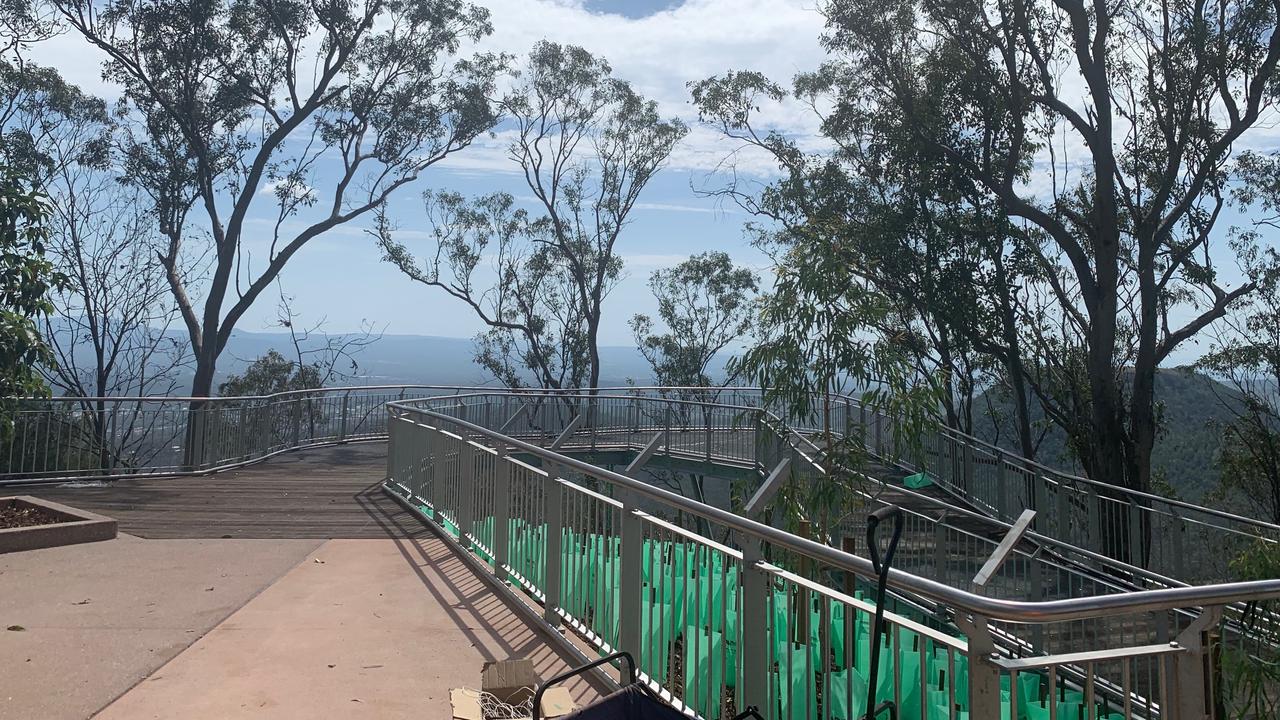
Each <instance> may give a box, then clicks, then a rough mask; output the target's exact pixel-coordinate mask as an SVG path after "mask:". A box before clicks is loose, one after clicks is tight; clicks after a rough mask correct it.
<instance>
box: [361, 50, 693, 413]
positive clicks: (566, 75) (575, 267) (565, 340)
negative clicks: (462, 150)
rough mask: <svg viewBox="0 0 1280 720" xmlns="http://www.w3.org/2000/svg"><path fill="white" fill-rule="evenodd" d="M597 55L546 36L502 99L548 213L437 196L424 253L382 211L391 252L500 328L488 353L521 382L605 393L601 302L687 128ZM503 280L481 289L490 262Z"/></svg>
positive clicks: (509, 201) (520, 160)
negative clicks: (645, 199)
mask: <svg viewBox="0 0 1280 720" xmlns="http://www.w3.org/2000/svg"><path fill="white" fill-rule="evenodd" d="M612 73H613V70H612V68H610V67H609V63H608V62H606V61H605V60H604V59H602V58H598V57H595V56H593V55H591V54H590V53H588V52H587V51H586V50H584V49H582V48H580V47H576V46H572V45H559V44H556V43H551V42H546V41H542V42H539V43H538V44H536V45H535V46H534V48H533V50H532V51H531V52H530V53H529V58H528V62H527V63H526V65H525V66H524V67H523V68H522V70H521V71H520V72H519V73H517V80H516V83H515V86H514V88H513V89H512V91H511V93H510V94H509V95H508V96H507V97H505V98H504V99H503V101H502V103H501V106H502V110H503V111H504V112H505V113H506V114H507V116H508V117H509V118H510V120H511V122H512V123H513V124H514V125H515V138H514V140H513V141H512V143H511V145H510V147H509V148H508V152H509V155H510V156H511V158H512V159H513V160H514V161H515V163H516V165H517V166H518V167H519V168H520V170H521V172H522V173H523V175H524V178H525V181H526V183H527V184H528V186H529V191H530V192H531V193H532V194H533V197H534V199H535V205H536V206H538V211H537V214H532V213H529V212H528V211H526V210H524V209H517V208H515V207H514V200H513V198H512V197H511V196H510V195H509V194H506V193H494V194H491V195H486V196H484V197H481V198H478V199H476V200H474V201H472V202H467V201H465V200H464V199H463V198H462V197H461V196H460V195H457V194H453V193H440V194H428V195H427V196H426V201H427V203H426V205H427V208H426V209H427V215H428V218H429V219H430V221H431V223H432V226H433V229H434V239H435V246H434V248H431V249H430V250H429V251H428V253H427V254H426V256H425V258H424V259H423V260H418V259H416V258H414V256H413V255H412V254H411V253H410V252H409V250H408V249H407V248H405V247H404V246H403V245H401V244H400V243H398V242H397V241H396V240H395V238H394V232H395V229H396V228H395V227H394V226H393V225H392V224H391V222H390V221H389V220H388V219H387V216H386V215H385V214H382V215H380V216H379V222H378V227H377V237H378V240H379V243H380V245H381V247H382V250H383V253H384V259H385V260H387V261H388V262H391V263H393V264H394V265H396V266H397V267H398V268H400V270H401V271H403V272H404V273H405V274H406V275H408V276H409V277H410V278H412V279H414V280H416V281H418V282H421V283H423V284H426V285H429V286H432V287H437V288H440V289H442V290H443V291H445V292H447V293H448V294H450V295H452V296H453V297H455V298H457V299H458V300H460V301H461V302H463V303H464V304H466V305H467V306H468V307H469V308H470V310H471V311H472V312H474V313H475V314H476V315H477V317H478V318H479V319H480V320H481V321H482V322H483V323H484V324H485V325H486V326H487V327H488V330H487V331H486V332H484V333H482V334H481V335H480V336H479V337H478V338H477V343H476V345H477V347H476V361H477V362H478V363H479V364H480V365H481V366H482V367H483V368H485V369H486V370H487V371H488V372H489V373H490V374H491V375H493V376H494V377H495V378H496V379H498V380H499V381H501V382H502V383H504V384H506V385H508V386H512V387H516V386H520V385H525V384H527V383H530V382H533V383H536V384H538V385H541V386H542V387H596V386H597V385H598V384H599V379H600V352H599V331H600V323H601V313H602V307H603V303H604V300H605V298H606V297H608V295H609V292H610V291H611V290H612V289H613V288H614V286H615V285H616V284H617V282H618V279H619V278H620V276H621V272H622V258H621V257H620V256H619V255H618V253H617V249H616V247H617V243H618V240H619V238H620V237H621V234H622V231H623V229H624V228H625V226H626V225H627V219H628V217H629V216H630V213H631V211H632V209H634V207H635V204H636V201H637V200H638V199H639V196H640V193H641V192H642V191H643V190H644V187H645V186H646V185H647V184H648V182H649V181H650V180H651V179H652V178H653V176H654V174H655V173H657V172H658V170H659V169H661V167H662V165H663V163H665V162H666V159H667V157H668V156H669V155H670V154H671V151H672V149H673V148H674V147H675V145H676V143H677V142H679V141H680V139H681V138H683V137H684V135H685V132H686V131H687V129H686V128H685V126H684V124H683V123H682V122H680V121H679V120H678V119H663V118H662V117H661V116H660V115H659V113H658V107H657V103H655V102H654V101H652V100H646V99H645V98H643V97H641V96H640V95H639V94H637V93H636V92H635V91H634V90H633V89H632V88H631V86H630V85H629V84H627V83H626V82H624V81H622V80H619V79H617V78H615V77H613V75H612ZM485 256H489V257H492V258H493V259H494V260H493V271H494V276H495V281H494V283H493V284H492V286H489V287H478V286H477V283H476V280H475V272H476V270H477V267H478V266H479V263H480V260H481V258H482V257H485Z"/></svg>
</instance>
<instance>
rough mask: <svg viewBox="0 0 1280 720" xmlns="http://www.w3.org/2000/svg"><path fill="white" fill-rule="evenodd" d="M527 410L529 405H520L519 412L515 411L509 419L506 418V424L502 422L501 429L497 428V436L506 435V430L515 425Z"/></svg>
mask: <svg viewBox="0 0 1280 720" xmlns="http://www.w3.org/2000/svg"><path fill="white" fill-rule="evenodd" d="M528 410H529V403H527V402H526V403H523V404H522V405H520V409H519V410H516V411H515V412H514V413H512V415H511V417H509V418H507V421H506V422H504V423H502V427H500V428H498V434H499V435H506V434H507V430H508V429H509V428H510V427H511V426H512V425H513V424H515V421H517V420H519V419H520V418H522V417H524V414H525V412H527V411H528Z"/></svg>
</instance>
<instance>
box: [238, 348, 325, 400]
mask: <svg viewBox="0 0 1280 720" xmlns="http://www.w3.org/2000/svg"><path fill="white" fill-rule="evenodd" d="M320 377H321V374H320V369H319V368H317V367H316V366H314V365H302V366H299V365H298V363H296V362H294V361H292V360H289V359H287V358H285V356H284V355H281V354H280V353H279V352H277V351H275V350H268V351H267V354H266V355H263V356H262V357H260V358H258V359H257V360H254V361H253V362H252V363H251V364H250V365H249V367H247V368H245V371H244V372H243V373H241V374H240V375H232V376H231V377H229V378H227V379H226V381H225V382H223V383H222V384H220V385H219V386H218V394H219V395H222V396H224V397H243V396H246V395H274V394H275V393H281V392H287V391H290V390H313V389H315V388H318V387H321V382H320Z"/></svg>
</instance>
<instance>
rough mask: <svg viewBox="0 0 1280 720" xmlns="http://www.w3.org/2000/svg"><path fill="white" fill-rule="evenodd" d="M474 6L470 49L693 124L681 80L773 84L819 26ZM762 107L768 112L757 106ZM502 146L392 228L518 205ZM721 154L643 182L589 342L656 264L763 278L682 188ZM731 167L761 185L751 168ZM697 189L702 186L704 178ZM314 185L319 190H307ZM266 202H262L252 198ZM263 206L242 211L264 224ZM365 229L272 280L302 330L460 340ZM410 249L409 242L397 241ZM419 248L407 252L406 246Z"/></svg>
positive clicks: (712, 205) (803, 120) (611, 331)
mask: <svg viewBox="0 0 1280 720" xmlns="http://www.w3.org/2000/svg"><path fill="white" fill-rule="evenodd" d="M478 4H481V5H485V6H488V7H489V9H490V11H491V16H492V22H493V25H494V28H495V31H494V33H493V35H492V36H490V37H489V38H486V39H485V40H484V41H482V42H481V43H480V44H479V46H478V47H476V48H472V49H475V50H497V51H504V52H509V53H513V54H515V55H517V56H519V55H524V54H525V53H526V52H527V51H528V50H529V48H530V47H532V45H533V44H534V43H535V42H536V41H538V40H539V39H542V38H547V39H550V40H554V41H558V42H562V43H573V44H578V45H582V46H584V47H586V48H587V49H588V50H590V51H591V52H593V53H596V54H597V55H601V56H603V57H605V58H607V59H608V60H609V62H610V63H611V65H612V66H613V68H614V72H615V75H617V76H619V77H622V78H623V79H626V80H628V81H630V82H631V83H632V84H633V85H634V86H635V88H636V89H637V90H638V91H639V92H641V93H642V94H643V95H645V96H647V97H650V98H652V99H654V100H656V101H657V102H658V104H659V106H660V108H661V111H662V112H663V114H664V115H667V116H676V117H680V118H682V119H683V120H685V122H686V123H688V124H690V125H691V126H696V125H697V122H696V115H695V113H694V111H693V108H692V106H691V105H690V103H689V97H688V91H687V89H686V88H685V83H686V82H688V81H690V80H697V79H702V78H705V77H707V76H709V75H711V74H715V73H723V72H725V71H727V70H730V69H744V68H750V69H755V70H760V71H763V72H765V73H767V74H769V75H771V76H773V77H776V78H778V79H780V80H786V79H789V78H790V77H791V76H792V75H794V74H795V73H796V72H798V71H801V70H808V69H812V68H813V67H815V66H816V65H817V64H818V63H819V62H820V61H821V58H822V54H821V51H820V48H819V47H818V36H819V33H820V32H821V27H822V19H821V17H820V16H819V15H818V13H817V12H816V10H815V9H814V7H813V5H812V3H809V2H796V1H793V0H687V1H686V2H678V1H673V0H590V1H589V2H585V3H584V2H579V1H576V0H479V2H478ZM32 56H33V59H34V60H35V61H37V62H42V63H45V64H50V65H54V66H56V67H58V68H59V69H60V70H61V71H62V72H63V74H64V75H66V76H67V77H68V79H70V80H72V81H73V82H76V83H78V84H80V85H82V86H83V87H85V88H86V89H87V90H90V91H93V92H96V93H98V94H100V95H103V96H106V97H112V96H115V95H117V94H118V92H117V91H116V89H115V88H113V87H111V86H109V85H106V84H104V83H103V82H102V80H101V77H100V65H99V62H100V57H99V56H98V55H97V53H96V51H94V50H93V49H91V48H88V47H87V46H85V45H84V44H83V42H82V41H80V40H79V39H78V38H76V37H75V36H73V35H71V34H67V35H63V36H61V37H59V38H56V39H55V40H53V41H51V42H49V43H46V44H43V45H41V46H38V47H36V48H35V50H34V52H33V53H32ZM770 112H775V111H770ZM776 112H779V113H783V115H779V116H778V117H777V118H774V120H776V124H778V125H779V126H780V127H787V128H788V129H789V131H791V132H794V133H796V134H798V135H803V134H813V133H814V132H815V130H816V127H815V121H814V120H813V119H812V118H811V117H808V116H807V114H805V113H803V111H801V110H800V109H798V108H788V109H785V110H783V109H779V110H777V111H776ZM505 142H506V141H505V140H503V139H502V138H493V139H490V138H483V139H481V140H480V141H478V142H477V143H476V144H475V145H474V146H473V147H472V148H469V149H467V150H466V151H464V152H462V153H460V154H458V155H456V156H454V157H452V158H450V159H449V160H447V161H446V162H444V163H442V164H441V165H438V166H436V167H434V168H432V169H430V170H428V172H426V173H425V174H424V176H423V178H422V179H421V180H420V181H419V182H418V184H417V185H416V186H415V187H412V188H409V189H407V191H402V192H401V193H400V195H399V196H397V197H396V198H395V199H394V200H393V202H392V205H391V208H392V215H393V217H394V218H395V219H396V220H397V222H398V223H399V225H400V227H401V228H402V229H404V230H413V229H420V228H421V222H422V211H421V200H420V196H421V192H422V191H423V190H425V189H428V188H431V189H451V190H457V191H459V192H462V193H464V194H467V195H478V194H482V193H487V192H493V191H496V190H502V191H506V192H510V193H511V194H512V195H514V196H516V197H520V196H525V197H528V196H529V191H528V189H527V187H526V186H525V185H524V181H523V178H522V177H521V176H519V175H516V174H515V172H514V170H515V167H514V165H513V164H512V163H511V162H510V161H509V160H508V159H506V157H505ZM734 149H735V146H734V145H731V144H727V143H726V142H725V141H724V140H723V139H722V138H719V137H718V136H717V134H716V133H715V132H714V131H712V130H711V129H710V128H706V127H693V128H692V132H691V133H690V135H689V137H688V138H687V139H686V140H685V141H684V142H683V143H682V144H681V145H680V146H679V147H678V148H677V150H676V152H675V153H674V154H673V157H672V158H671V161H670V163H669V166H668V168H667V169H666V170H664V171H663V172H662V173H661V174H660V175H659V176H658V177H657V178H655V179H654V180H653V181H652V182H651V183H650V184H649V186H648V188H647V190H646V192H645V194H644V195H643V196H642V197H641V204H640V206H639V207H638V208H637V210H636V211H635V212H634V214H633V215H632V223H631V225H630V226H629V227H628V228H627V230H626V231H625V233H624V235H623V237H622V239H621V242H620V244H619V246H618V251H619V253H620V254H621V255H622V256H623V257H624V258H625V259H626V270H625V274H626V277H625V279H624V280H623V281H622V282H621V283H620V284H619V286H618V287H617V288H616V289H615V291H614V293H613V294H612V295H611V296H610V298H609V299H608V301H607V304H606V307H605V315H606V327H605V328H603V331H602V338H601V340H602V342H603V343H605V344H613V345H626V344H631V342H632V337H631V332H630V329H629V328H628V327H627V320H628V319H630V317H631V316H632V315H633V314H634V313H636V312H650V313H652V312H653V311H654V308H655V303H654V301H653V299H652V297H651V295H650V293H649V290H648V287H647V286H646V282H647V280H648V278H649V275H650V273H651V272H652V271H653V270H654V269H656V268H659V267H666V266H670V265H673V264H675V263H676V262H679V260H681V259H683V258H685V257H687V256H688V255H690V254H691V253H696V252H702V251H705V250H724V251H726V252H728V253H730V255H731V256H733V257H734V258H735V260H736V261H738V262H739V263H741V264H746V265H750V266H753V267H758V268H761V269H763V268H764V267H765V258H764V257H763V256H762V255H761V254H760V253H759V252H758V251H756V250H755V249H754V248H752V247H750V246H749V245H748V244H747V242H746V241H745V240H744V239H743V233H742V225H743V223H744V221H745V220H746V219H747V218H746V216H745V215H744V214H742V213H741V212H737V211H736V208H733V207H718V205H719V204H718V203H717V202H716V201H714V200H711V199H707V198H701V197H699V196H698V195H697V194H696V193H695V192H694V191H693V190H692V189H691V184H697V185H699V186H701V185H704V184H705V183H706V182H707V181H708V178H707V174H708V172H711V171H713V169H714V168H715V166H716V164H717V163H719V162H720V161H721V160H722V159H723V158H724V157H725V156H726V155H727V154H729V153H730V152H732V151H733V150H734ZM744 168H745V169H746V170H747V171H748V172H753V171H754V172H757V173H759V174H760V176H761V177H763V176H764V175H765V174H766V173H767V172H768V165H767V164H765V163H764V162H762V159H756V160H755V161H754V164H752V161H751V159H749V158H748V159H747V161H746V165H745V166H744ZM711 182H713V183H714V182H715V180H714V178H712V179H711ZM318 184H323V183H318ZM263 199H264V200H268V199H269V198H263ZM272 210H273V208H272V205H271V203H269V202H264V203H262V204H261V206H260V207H259V208H258V209H257V211H256V213H254V214H256V215H257V216H258V217H259V218H260V219H261V220H263V221H266V220H267V219H268V218H271V217H273V212H272ZM365 224H366V223H358V224H356V225H354V226H347V227H344V228H342V229H340V230H339V231H337V232H333V233H330V234H329V235H327V236H324V237H321V238H318V239H316V240H314V241H312V242H311V243H310V244H308V246H307V247H306V248H304V249H303V251H302V252H300V253H299V254H298V255H296V256H295V257H294V258H292V259H291V260H290V263H289V265H288V266H287V268H286V269H285V271H284V273H283V275H282V285H283V289H284V291H285V293H287V294H288V295H291V296H293V297H294V298H295V305H296V309H297V310H298V311H300V312H301V313H302V319H303V321H304V322H305V321H315V320H318V319H320V318H322V317H323V318H325V319H326V320H327V325H326V328H327V329H328V330H329V331H335V332H338V331H346V330H352V329H356V328H358V327H360V326H361V324H362V322H364V321H369V322H373V323H374V324H376V325H377V326H379V327H383V326H385V327H386V331H387V332H388V333H415V334H427V335H441V336H452V337H470V336H472V335H474V334H475V333H476V332H478V331H479V330H481V325H480V323H479V322H478V321H476V320H475V319H474V318H473V317H472V316H471V315H470V314H469V312H468V311H467V309H466V308H464V307H462V306H461V305H460V304H458V303H457V302H456V301H454V300H453V299H452V298H449V297H447V296H445V295H444V294H443V293H441V292H439V291H438V290H435V289H433V288H427V287H424V286H421V285H416V284H414V283H413V282H412V281H410V280H409V279H408V278H406V277H404V276H403V275H401V274H400V273H399V271H398V270H396V269H395V268H393V267H392V266H390V265H388V264H386V263H383V262H381V261H380V254H379V252H378V250H377V249H376V248H375V246H374V244H373V241H372V239H371V238H369V237H368V236H367V235H366V234H365V233H364V231H363V226H364V225H365ZM405 242H406V244H407V245H409V246H410V247H411V248H413V247H414V242H413V240H411V239H409V240H405ZM419 247H421V246H419ZM275 316H276V301H275V298H274V297H266V296H264V297H262V298H260V299H259V301H258V303H257V305H256V306H255V308H254V309H253V310H251V311H250V313H249V314H247V315H246V316H245V318H244V319H243V320H242V321H241V322H240V324H239V328H240V329H242V330H250V331H252V330H262V329H267V328H268V327H270V326H271V325H272V324H273V322H274V319H275Z"/></svg>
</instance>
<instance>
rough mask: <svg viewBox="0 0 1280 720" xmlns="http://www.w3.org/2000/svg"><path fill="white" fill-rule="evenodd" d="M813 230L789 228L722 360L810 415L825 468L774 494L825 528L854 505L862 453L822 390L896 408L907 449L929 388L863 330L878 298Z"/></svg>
mask: <svg viewBox="0 0 1280 720" xmlns="http://www.w3.org/2000/svg"><path fill="white" fill-rule="evenodd" d="M821 232H822V228H817V227H813V228H805V229H800V228H793V229H792V230H791V231H789V232H788V236H789V237H788V238H786V240H787V241H788V242H789V245H788V246H787V247H786V249H785V250H784V251H783V253H782V255H781V257H780V260H779V262H778V264H777V266H776V267H775V269H774V271H775V273H776V279H775V282H774V288H773V292H771V293H769V294H766V295H765V296H764V297H763V298H762V299H761V303H760V319H759V327H758V340H757V342H756V344H755V345H754V347H752V348H750V349H748V350H747V351H746V352H745V353H743V355H742V356H741V357H739V358H735V359H734V361H733V362H732V363H731V367H732V370H733V372H740V373H741V374H742V375H743V376H745V377H747V378H749V379H750V380H752V381H753V382H755V383H757V384H758V385H759V386H760V387H761V389H762V391H763V394H764V400H765V402H766V403H767V404H768V405H771V406H777V407H781V408H782V409H783V410H784V411H785V412H786V413H787V414H788V415H789V416H790V417H806V418H807V417H815V416H816V417H817V419H818V425H817V426H818V427H820V428H821V431H820V436H819V437H818V438H816V439H815V442H816V444H817V445H818V447H819V448H821V449H822V450H823V456H822V459H821V464H822V466H823V469H824V471H825V475H824V476H823V477H821V478H818V479H816V480H815V481H813V482H801V483H796V482H793V483H792V484H791V487H790V488H789V490H788V491H787V492H786V493H784V494H783V495H782V496H781V501H782V502H783V503H784V506H787V507H789V515H790V516H791V517H793V518H801V517H803V518H806V519H810V520H816V521H817V523H818V525H817V527H818V529H819V531H822V532H825V531H826V530H827V529H828V528H830V527H831V526H833V525H834V524H836V523H838V522H839V521H840V520H842V519H843V518H844V517H845V516H847V515H848V514H849V513H850V512H852V511H853V510H855V509H856V508H857V504H856V497H857V496H856V494H855V493H854V492H852V491H853V490H854V489H855V485H856V483H857V482H858V480H857V478H858V477H859V476H858V475H857V470H859V469H860V467H861V466H862V464H863V463H864V461H865V459H866V458H865V450H864V449H863V445H862V443H861V442H860V441H859V437H858V429H857V428H852V427H848V428H846V427H839V428H837V427H835V426H834V424H833V420H832V417H833V405H832V399H831V396H832V395H833V394H835V393H841V392H849V391H853V392H861V394H862V402H863V403H864V404H865V405H866V406H867V407H868V409H870V410H872V411H881V412H885V413H890V414H893V415H895V416H897V417H898V418H899V422H896V423H893V432H894V439H895V446H896V447H897V448H900V449H907V450H908V452H910V449H911V448H913V447H915V448H917V449H918V445H917V443H918V442H919V439H920V438H921V437H923V429H924V428H925V426H926V425H927V424H928V423H929V422H931V421H933V420H935V419H936V415H935V414H936V409H937V407H938V394H937V387H936V386H935V385H934V384H932V383H930V382H929V381H928V380H927V379H926V378H920V377H918V376H917V375H916V373H915V370H914V366H913V365H912V363H911V362H910V361H909V359H908V358H907V357H906V356H904V354H903V353H902V351H901V348H899V347H897V346H895V345H894V344H893V342H892V340H891V339H885V338H882V337H878V336H876V335H874V334H871V333H869V332H868V329H869V328H871V327H873V326H875V325H876V324H877V323H879V322H881V321H883V320H884V317H885V314H886V312H887V305H886V303H885V300H884V298H883V297H882V296H881V295H879V294H878V293H876V292H874V291H873V290H870V289H869V288H867V287H866V286H865V284H864V283H862V282H861V281H860V280H859V279H858V278H857V277H855V276H854V275H853V274H852V273H851V272H850V265H849V263H848V262H847V261H846V258H845V256H844V254H843V253H842V252H841V251H840V246H839V244H838V243H835V242H831V241H830V240H829V239H827V238H826V237H823V236H822V235H821V234H820V233H821ZM797 233H799V234H800V235H801V236H802V237H801V238H796V234H797ZM797 239H801V241H795V240H797ZM793 241H794V242H793ZM846 430H849V431H851V432H848V433H847V434H846Z"/></svg>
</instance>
